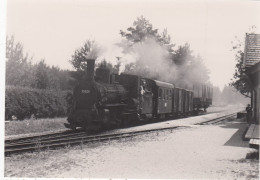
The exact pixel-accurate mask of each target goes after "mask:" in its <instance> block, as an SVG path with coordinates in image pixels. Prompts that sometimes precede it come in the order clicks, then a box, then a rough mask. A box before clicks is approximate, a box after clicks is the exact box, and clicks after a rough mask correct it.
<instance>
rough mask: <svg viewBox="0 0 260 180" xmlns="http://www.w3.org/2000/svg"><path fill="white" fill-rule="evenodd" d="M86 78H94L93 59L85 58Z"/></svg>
mask: <svg viewBox="0 0 260 180" xmlns="http://www.w3.org/2000/svg"><path fill="white" fill-rule="evenodd" d="M86 61H87V80H94V68H95V59H87V60H86Z"/></svg>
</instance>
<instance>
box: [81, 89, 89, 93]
mask: <svg viewBox="0 0 260 180" xmlns="http://www.w3.org/2000/svg"><path fill="white" fill-rule="evenodd" d="M81 93H83V94H89V93H90V90H86V89H82V90H81Z"/></svg>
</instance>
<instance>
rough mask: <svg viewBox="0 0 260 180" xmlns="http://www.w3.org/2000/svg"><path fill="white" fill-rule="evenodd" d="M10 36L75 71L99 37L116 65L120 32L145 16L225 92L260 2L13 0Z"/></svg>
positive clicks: (37, 55) (257, 21)
mask: <svg viewBox="0 0 260 180" xmlns="http://www.w3.org/2000/svg"><path fill="white" fill-rule="evenodd" d="M6 11H7V15H6V34H7V35H8V36H10V35H14V37H15V40H16V41H19V42H21V43H22V44H23V46H24V50H25V52H28V54H29V55H31V56H33V57H34V58H33V62H34V63H36V62H39V61H40V60H41V59H43V58H44V59H45V62H46V63H47V64H48V65H55V66H59V67H60V68H62V69H72V65H71V64H70V63H69V60H70V59H71V56H72V54H73V53H74V51H75V49H77V48H80V47H81V46H82V45H83V44H84V42H85V41H86V40H88V39H94V40H95V41H97V43H98V44H100V45H101V46H102V47H103V49H104V52H103V56H104V57H105V58H106V59H107V60H108V61H110V62H114V61H115V60H116V58H115V57H116V56H119V55H120V53H121V50H120V49H119V48H118V47H117V46H116V45H115V44H116V43H118V42H120V41H121V40H122V37H121V35H120V34H119V32H120V30H124V31H125V30H126V29H127V28H128V27H130V26H132V25H133V22H134V20H136V19H137V17H140V16H141V15H142V16H144V17H145V18H146V19H147V20H149V21H150V23H151V24H152V25H153V27H154V28H156V29H159V32H162V31H163V29H165V28H167V31H168V33H169V34H170V35H171V39H172V42H173V43H174V44H176V47H178V46H179V45H184V44H185V43H186V42H187V43H189V44H190V47H191V49H192V50H193V53H194V55H200V56H202V58H203V60H204V63H205V64H206V66H207V68H208V69H209V71H210V80H211V82H212V84H213V85H215V86H218V87H220V88H221V89H222V88H223V87H224V85H225V84H228V83H229V82H230V79H231V78H232V76H233V73H234V69H235V64H236V60H235V54H234V52H232V51H231V49H232V44H231V41H235V36H237V37H238V39H240V40H241V41H244V38H245V33H246V32H248V31H249V28H250V27H251V26H253V25H254V26H256V27H257V28H258V29H256V33H259V31H258V30H259V28H260V13H259V12H260V1H212V0H211V1H208V0H204V1H203V0H201V1H187V0H186V1H185V0H178V1H174V0H149V1H148V0H131V1H130V0H106V1H105V0H93V1H91V0H63V1H59V0H37V1H36V0H7V9H6Z"/></svg>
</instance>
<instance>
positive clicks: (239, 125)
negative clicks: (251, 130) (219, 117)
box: [220, 119, 249, 147]
mask: <svg viewBox="0 0 260 180" xmlns="http://www.w3.org/2000/svg"><path fill="white" fill-rule="evenodd" d="M220 127H221V128H230V129H237V131H236V132H235V133H234V134H233V135H232V136H231V138H230V139H229V140H228V141H227V142H226V143H225V144H224V146H236V147H249V143H248V141H246V140H244V137H245V133H246V131H247V129H248V124H247V123H246V122H245V120H244V119H235V120H232V121H229V122H226V123H225V124H223V125H221V126H220Z"/></svg>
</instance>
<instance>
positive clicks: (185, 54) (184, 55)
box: [172, 43, 193, 65]
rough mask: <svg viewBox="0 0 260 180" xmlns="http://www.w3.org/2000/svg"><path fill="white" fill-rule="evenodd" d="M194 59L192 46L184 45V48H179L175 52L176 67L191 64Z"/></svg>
mask: <svg viewBox="0 0 260 180" xmlns="http://www.w3.org/2000/svg"><path fill="white" fill-rule="evenodd" d="M192 59H193V57H192V50H191V49H190V45H189V44H188V43H186V44H184V45H183V46H179V47H178V49H177V50H176V51H175V52H174V54H173V58H172V60H173V62H174V63H175V64H176V65H184V64H187V63H189V62H191V61H192Z"/></svg>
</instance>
